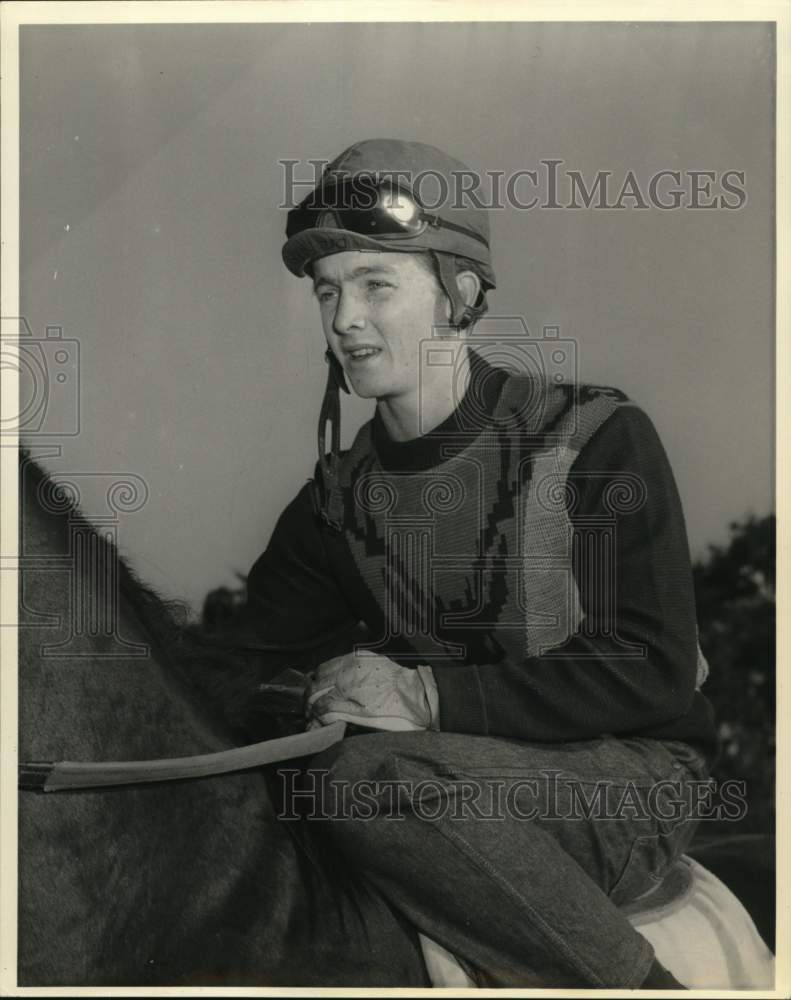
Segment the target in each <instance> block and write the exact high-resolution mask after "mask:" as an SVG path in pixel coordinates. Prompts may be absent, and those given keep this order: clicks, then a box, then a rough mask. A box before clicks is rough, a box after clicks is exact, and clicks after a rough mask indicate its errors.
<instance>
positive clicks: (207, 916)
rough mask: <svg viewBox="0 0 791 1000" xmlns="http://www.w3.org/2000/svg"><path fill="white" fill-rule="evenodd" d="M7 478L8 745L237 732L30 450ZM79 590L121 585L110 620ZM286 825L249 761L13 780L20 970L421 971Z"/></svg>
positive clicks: (127, 751) (203, 747)
mask: <svg viewBox="0 0 791 1000" xmlns="http://www.w3.org/2000/svg"><path fill="white" fill-rule="evenodd" d="M20 489H21V494H20V512H21V539H20V597H21V603H20V621H19V639H20V643H19V646H20V655H19V712H20V715H19V732H20V760H21V761H58V760H63V759H68V760H75V761H79V760H90V761H93V760H119V759H120V760H129V759H144V758H145V759H148V758H155V757H170V756H186V755H193V754H198V753H201V754H202V753H208V752H213V751H219V750H222V749H225V748H227V747H229V746H231V745H232V743H233V742H234V741H233V739H232V737H231V735H230V730H229V728H228V727H227V726H226V725H224V724H223V723H222V722H221V721H220V720H218V718H215V717H214V716H213V715H212V713H211V712H210V711H209V710H208V709H207V707H206V706H205V705H204V704H203V703H202V702H201V699H200V698H199V697H198V693H197V689H196V688H194V687H193V686H192V685H190V683H189V680H188V678H187V677H185V669H184V662H183V661H182V659H181V658H180V657H179V656H178V653H179V652H182V653H183V650H184V645H183V642H182V641H181V638H182V634H183V630H182V629H181V628H180V627H179V621H178V618H177V617H176V616H174V614H173V610H174V609H173V608H172V607H169V606H168V605H167V604H166V603H165V602H164V601H163V600H162V599H160V598H159V597H158V595H156V594H155V593H154V592H153V591H152V590H151V589H150V588H148V587H146V586H144V585H143V584H142V583H141V582H140V580H139V579H138V578H137V577H136V576H135V574H134V572H133V571H132V570H131V568H130V567H129V566H128V565H127V563H126V562H125V560H123V559H122V558H120V557H119V555H118V552H117V550H116V548H115V546H114V544H113V542H112V539H111V538H110V537H108V532H107V531H103V530H101V528H99V530H95V529H94V527H93V526H92V525H91V524H89V523H88V522H87V521H86V520H85V519H84V518H83V517H82V516H81V514H80V513H79V510H78V508H77V507H76V505H75V503H74V502H73V501H74V497H73V496H71V497H70V496H69V489H68V487H67V486H66V485H64V486H61V487H58V486H57V485H56V484H55V483H54V482H53V481H52V480H51V479H50V478H49V477H48V476H47V475H46V474H45V473H44V471H43V470H42V469H41V468H40V467H39V466H38V465H37V463H36V462H34V461H32V460H31V459H30V458H29V457H28V456H23V457H22V461H21V465H20ZM72 492H73V491H72ZM97 578H98V579H97ZM113 589H115V590H116V591H117V594H116V595H114V594H113V593H110V592H109V591H111V590H113ZM91 601H93V602H94V604H96V602H100V603H101V602H105V604H106V603H107V602H111V603H112V602H113V601H115V605H116V612H117V613H115V614H114V615H110V616H109V617H110V618H112V619H113V620H112V628H98V629H97V628H90V627H84V624H81V623H84V622H85V620H86V617H85V615H86V608H87V606H88V604H90V602H91ZM96 610H97V608H96V606H94V608H93V611H91V609H90V608H87V612H88V620H89V624H90V619H91V617H92V619H93V621H94V622H97V621H98V622H102V621H103V622H105V624H106V622H107V620H108V618H107V616H106V615H105V617H104V618H101V616H99V617H97V615H96ZM92 633H93V634H92ZM199 657H200V651H198V653H197V654H196V653H195V652H194V650H193V656H192V659H193V661H194V660H195V659H196V658H199ZM187 659H188V660H189V657H188V658H187ZM292 825H293V824H290V823H289V822H284V821H282V820H280V819H278V814H277V803H276V797H275V796H274V795H273V792H272V782H271V781H268V780H267V775H266V773H262V772H261V771H260V770H254V771H247V772H243V773H236V774H228V775H223V776H217V777H207V778H203V779H200V780H195V781H171V782H167V783H164V784H149V785H140V786H134V787H127V788H102V789H96V790H93V789H92V790H83V791H65V792H58V793H57V794H36V793H35V792H24V791H23V792H21V793H20V798H19V846H20V851H19V909H18V969H17V974H18V982H19V984H20V985H23V986H72V985H80V986H87V985H91V986H120V985H124V986H129V985H134V986H150V985H154V984H156V985H157V986H163V985H168V986H174V985H175V986H192V985H201V986H212V985H223V986H246V985H256V986H300V987H310V986H318V985H322V986H329V985H337V986H366V987H371V986H374V985H376V986H395V985H399V986H407V985H408V986H418V987H419V986H426V985H429V980H428V974H427V971H426V966H425V962H424V960H423V956H422V951H421V948H420V943H419V940H418V936H417V933H416V931H414V930H413V929H412V928H411V927H410V926H409V925H408V924H407V923H406V922H405V921H404V919H403V918H402V917H401V916H400V915H399V914H398V913H396V912H394V911H393V910H392V909H391V907H390V906H389V904H388V903H387V902H386V901H385V900H384V899H383V898H382V897H381V896H380V895H379V894H378V893H377V892H376V891H375V890H374V889H373V888H371V887H370V886H368V885H366V884H365V883H363V882H362V881H361V880H360V879H359V878H357V877H355V874H354V873H353V872H351V871H349V870H348V869H347V868H346V867H345V866H344V865H343V863H342V861H341V859H340V858H338V857H335V856H333V857H331V858H328V857H327V856H326V855H325V854H323V853H322V851H324V850H325V849H324V848H323V846H322V845H321V844H320V843H318V842H316V843H315V844H312V845H311V843H310V840H311V838H308V840H306V839H305V837H300V836H295V835H294V831H293V830H292V829H291V826H292ZM308 833H309V831H308ZM313 839H315V838H313Z"/></svg>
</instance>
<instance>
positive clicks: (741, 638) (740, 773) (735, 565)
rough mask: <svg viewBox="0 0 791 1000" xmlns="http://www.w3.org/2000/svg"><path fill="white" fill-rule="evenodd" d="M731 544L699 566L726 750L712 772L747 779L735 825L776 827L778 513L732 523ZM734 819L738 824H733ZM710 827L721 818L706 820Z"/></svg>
mask: <svg viewBox="0 0 791 1000" xmlns="http://www.w3.org/2000/svg"><path fill="white" fill-rule="evenodd" d="M730 531H731V537H730V541H729V542H728V544H727V545H725V546H710V547H709V554H708V557H707V558H706V559H705V560H704V561H701V562H698V563H696V564H695V566H694V567H693V572H694V580H695V595H696V600H697V611H698V623H699V626H700V644H701V648H702V649H703V652H704V654H705V655H706V658H707V659H708V661H709V664H710V666H711V674H710V676H709V679H708V680H707V682H706V685H705V688H704V690H705V693H706V695H707V696H708V698H709V699H710V700H711V702H712V703H713V705H714V709H715V712H716V715H717V725H718V731H719V736H720V743H721V751H720V757H719V759H718V761H717V763H716V764H715V767H714V772H713V777H714V778H716V779H717V780H718V781H719V782H722V781H725V780H734V779H735V780H741V781H744V782H745V785H746V788H745V798H746V801H747V805H748V811H747V815H746V816H745V817H744V819H743V820H740V821H739V822H738V824H736V825H734V824H733V823H729V824H727V825H728V827H729V828H730V830H729V832H733V833H737V832H738V833H769V832H771V831H772V829H773V825H774V822H773V817H774V781H775V730H774V715H775V640H774V635H775V584H774V580H775V519H774V516H773V515H767V516H766V517H762V518H756V517H748V518H746V519H745V520H744V521H742V522H738V523H733V524H731V525H730ZM734 826H736V827H737V828H735V829H734ZM706 827H707V830H706V832H707V833H712V832H714V830H715V829H716V827H717V824H714V823H712V824H709V823H707V824H706Z"/></svg>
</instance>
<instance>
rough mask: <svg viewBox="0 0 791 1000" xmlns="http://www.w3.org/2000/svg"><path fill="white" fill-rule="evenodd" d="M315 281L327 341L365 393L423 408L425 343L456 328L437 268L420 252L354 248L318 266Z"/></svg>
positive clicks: (354, 385)
mask: <svg viewBox="0 0 791 1000" xmlns="http://www.w3.org/2000/svg"><path fill="white" fill-rule="evenodd" d="M313 279H314V280H313V287H314V291H315V294H316V298H317V299H318V301H319V309H320V311H321V322H322V326H323V327H324V336H325V337H326V338H327V343H328V344H329V346H330V349H331V350H332V353H333V354H334V355H335V357H336V358H337V359H338V361H340V363H341V365H342V366H343V370H344V372H345V373H346V378H347V380H348V382H349V383H350V384H351V387H352V388H353V389H354V391H355V392H356V393H357V395H358V396H363V397H366V398H376V399H377V400H380V401H385V400H387V401H389V402H391V403H394V402H396V401H397V403H398V405H400V406H403V405H405V404H406V405H407V406H409V407H411V406H412V405H414V406H415V407H416V406H417V405H418V393H419V378H418V376H419V369H420V342H421V341H422V340H426V339H427V338H430V337H431V335H432V328H433V327H434V326H445V325H446V324H447V322H448V303H447V299H446V297H445V295H444V294H443V292H442V289H441V288H440V285H439V282H438V281H437V279H436V278H435V277H434V276H433V275H432V274H431V273H430V271H429V269H427V268H426V267H424V266H422V265H421V263H419V262H418V260H417V259H416V255H415V254H409V253H377V252H369V251H363V250H349V251H345V252H344V253H337V254H332V255H331V256H329V257H322V258H321V259H320V260H317V261H316V262H315V264H314V269H313ZM427 377H429V378H430V377H431V371H430V369H428V370H427V371H425V372H424V388H425V379H426V378H427Z"/></svg>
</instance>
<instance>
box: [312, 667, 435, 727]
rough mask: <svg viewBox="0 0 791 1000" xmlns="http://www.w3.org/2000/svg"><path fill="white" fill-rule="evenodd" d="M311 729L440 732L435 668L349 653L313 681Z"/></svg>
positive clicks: (313, 677) (313, 675)
mask: <svg viewBox="0 0 791 1000" xmlns="http://www.w3.org/2000/svg"><path fill="white" fill-rule="evenodd" d="M305 714H306V717H307V718H308V729H315V728H317V726H328V725H329V724H330V723H332V722H337V721H339V720H342V721H344V722H351V723H354V724H356V725H358V726H367V727H369V728H371V729H390V730H410V729H439V698H438V694H437V686H436V683H435V681H434V676H433V674H432V672H431V668H430V667H426V666H420V667H417V668H414V669H410V668H408V667H401V666H399V665H398V664H397V663H395V662H394V661H393V660H391V659H388V657H386V656H379V655H377V654H375V653H366V652H364V651H361V652H359V653H346V654H344V655H343V656H336V657H335V658H334V659H332V660H327V662H326V663H322V664H321V666H320V667H318V668H317V669H316V670H315V671H314V672H313V674H312V675H311V677H310V683H309V685H308V688H307V692H306V699H305Z"/></svg>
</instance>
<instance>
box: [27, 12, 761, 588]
mask: <svg viewBox="0 0 791 1000" xmlns="http://www.w3.org/2000/svg"><path fill="white" fill-rule="evenodd" d="M20 57H21V80H22V89H21V124H22V137H21V184H22V189H21V195H22V200H21V212H22V219H21V222H22V233H21V235H22V249H21V305H22V313H23V315H24V316H25V317H26V318H27V320H28V322H29V323H30V325H31V328H32V330H33V331H34V334H35V335H36V336H37V337H43V336H44V333H45V329H46V327H47V326H60V327H62V328H63V336H64V337H66V338H73V339H76V340H78V341H79V345H80V414H81V422H80V433H79V434H78V435H77V436H74V437H70V438H63V439H61V444H62V446H63V447H62V455H61V457H60V458H58V459H50V460H48V461H47V462H46V464H47V466H48V467H49V468H50V469H51V470H52V471H53V472H54V473H55V474H57V473H58V472H62V473H66V472H73V471H89V472H105V473H108V474H111V475H112V474H116V473H119V474H120V473H124V472H130V473H135V474H136V475H138V476H141V477H142V478H143V479H144V480H145V481H146V483H147V485H148V488H149V498H148V501H147V502H146V504H145V505H144V506H143V508H142V509H141V510H140V511H138V512H137V513H135V514H130V515H128V516H124V517H122V519H121V522H120V526H119V535H120V545H121V549H122V551H123V552H124V553H125V554H126V555H128V556H129V557H130V558H131V561H132V563H133V564H134V566H135V567H136V569H137V570H138V572H139V573H140V574H141V576H142V577H143V578H144V579H146V580H147V581H149V582H150V583H152V584H154V585H155V586H157V587H158V588H159V589H160V590H161V591H162V592H163V593H164V594H165V595H167V596H170V597H181V598H185V599H187V600H188V601H189V602H190V603H191V604H192V605H193V607H199V606H200V603H201V601H202V599H203V597H204V595H205V593H206V592H207V591H208V590H209V589H211V588H212V587H215V586H217V585H220V584H222V583H230V582H233V579H234V577H233V574H234V571H236V570H238V571H240V572H246V571H247V570H248V569H249V567H250V566H251V564H252V563H253V561H254V560H255V558H256V557H257V555H258V554H259V552H260V551H261V550H262V549H263V547H264V546H265V544H266V541H267V539H268V537H269V534H270V532H271V530H272V527H273V526H274V522H275V519H276V517H277V515H278V513H279V512H280V510H281V509H282V507H283V506H284V505H285V503H287V501H288V500H289V499H290V498H291V497H292V496H293V495H294V493H295V492H296V491H297V490H298V489H299V487H300V485H301V484H302V482H304V480H305V479H306V478H307V477H308V476H309V475H310V474H311V471H312V468H313V465H314V462H315V425H316V419H317V416H318V409H319V405H320V401H321V394H322V390H323V382H324V375H325V370H324V363H323V359H322V356H323V344H322V335H321V332H320V325H319V322H318V315H317V310H316V306H315V302H314V301H313V300H312V298H311V293H310V288H309V287H308V285H307V283H306V282H304V281H302V282H300V281H299V280H298V279H295V278H292V277H291V276H290V275H289V274H288V273H287V272H286V270H285V268H284V267H283V266H282V264H281V260H280V247H281V245H282V232H283V229H284V226H285V211H284V210H279V209H278V205H279V204H280V203H281V201H282V170H281V168H280V166H279V165H278V161H279V160H281V159H296V160H300V161H304V162H306V161H307V160H308V159H311V158H325V159H330V158H332V157H333V156H334V155H336V154H337V153H338V152H340V150H342V149H343V148H344V147H346V146H347V145H349V144H350V143H352V142H354V141H356V140H358V139H361V138H365V137H374V136H397V137H401V138H411V139H418V140H421V141H424V142H430V143H433V144H435V145H437V146H440V147H441V148H443V149H445V150H447V151H448V152H449V153H451V154H453V155H455V156H457V157H459V158H460V159H462V160H464V161H465V162H467V163H468V164H469V165H470V166H471V167H472V168H474V169H477V170H479V171H486V170H502V171H505V173H506V174H510V173H512V172H514V171H516V170H519V169H540V161H541V160H542V159H560V160H563V161H564V165H563V166H564V169H568V170H579V171H581V172H582V173H583V175H584V176H585V177H586V179H589V180H592V179H593V177H594V176H595V174H596V172H597V171H598V170H610V171H612V173H613V177H614V178H615V179H616V190H617V187H618V186H619V185H618V183H617V181H618V180H619V179H622V178H623V177H624V176H625V175H626V173H627V171H629V170H631V171H634V173H635V175H636V177H637V178H638V180H639V181H640V182H641V184H642V185H643V188H644V189H645V187H646V186H647V184H648V180H649V179H650V177H651V175H652V174H654V173H655V172H657V171H659V170H663V169H670V170H681V171H685V170H713V171H716V172H717V174H718V175H721V174H722V173H724V172H725V171H727V170H739V171H744V173H745V187H746V190H747V195H748V199H747V203H746V205H745V206H744V207H743V208H742V209H740V210H739V211H727V210H717V211H693V210H680V211H673V212H661V211H658V210H656V209H651V210H648V211H638V210H634V209H630V210H625V211H595V210H582V211H573V210H563V211H549V210H543V211H542V210H532V211H528V212H519V211H516V210H510V211H505V212H495V213H493V217H492V231H493V247H494V255H495V266H496V270H497V275H498V289H497V292H496V293H495V295H494V296H493V297H492V311H493V312H494V313H499V314H503V315H521V316H523V317H524V319H525V321H526V322H527V324H528V326H529V327H530V329H531V330H532V331H533V332H534V333H538V332H539V331H540V330H541V328H542V327H543V326H545V325H556V326H559V327H560V330H561V335H562V336H564V337H570V338H573V339H574V340H575V341H576V342H577V345H578V347H577V350H578V358H579V370H580V375H581V377H582V378H583V379H584V380H587V381H593V382H605V383H608V384H613V385H617V386H619V387H621V388H622V389H624V390H626V391H627V392H628V393H629V394H630V395H631V396H632V397H633V398H634V399H636V400H637V401H638V402H639V403H640V404H641V405H642V406H643V407H644V408H645V409H646V410H647V412H648V413H649V414H650V416H651V417H652V419H653V420H654V423H655V424H656V426H657V428H658V430H659V432H660V435H661V437H662V439H663V442H664V444H665V447H666V450H667V451H668V454H669V456H670V459H671V463H672V465H673V468H674V471H675V474H676V479H677V482H678V485H679V489H680V492H681V496H682V500H683V503H684V508H685V512H686V518H687V528H688V533H689V537H690V545H691V549H692V553H693V555H696V556H697V555H699V554H702V553H703V552H704V551H705V548H706V545H707V543H710V542H722V541H723V540H724V539H725V538H726V537H727V525H728V522H729V521H731V520H732V519H734V518H740V517H742V516H743V515H745V514H746V513H747V512H750V511H752V512H755V513H757V514H763V513H766V512H768V511H769V510H770V509H772V506H773V465H772V462H773V413H774V398H773V378H774V368H773V360H774V341H773V316H774V301H773V284H772V270H773V260H774V258H773V226H774V221H773V177H774V166H773V149H774V138H773V128H774V102H773V87H774V40H773V33H772V29H771V26H768V25H762V24H749V23H742V24H727V23H722V24H715V23H708V24H694V23H691V24H681V23H677V24H671V25H662V24H650V23H640V24H606V23H605V24H574V23H569V24H536V23H533V24H531V23H519V24H485V23H484V24H480V23H479V24H392V25H387V24H348V25H343V24H338V25H328V24H317V25H292V24H270V25H268V24H248V25H216V26H215V25H212V26H208V25H205V26H204V25H172V26H164V25H162V26H154V25H150V26H145V25H140V26H112V27H110V26H107V27H98V26H97V27H93V26H61V27H24V28H23V29H22V31H21V51H20ZM54 391H56V387H54V383H53V392H54ZM344 405H345V413H344V420H345V433H344V437H345V439H346V440H347V441H348V439H349V437H350V435H351V433H352V431H353V430H354V428H355V427H356V426H358V425H359V422H360V421H361V420H362V419H365V417H366V416H367V414H368V412H369V404H360V403H359V402H351V403H349V402H345V404H344ZM28 440H30V441H32V438H28ZM47 440H51V439H47ZM94 483H95V485H94V486H93V487H91V486H88V487H87V488H86V492H85V495H84V498H85V507H86V509H88V510H94V509H96V510H98V509H100V508H101V495H100V493H102V492H103V491H104V488H105V486H106V483H105V485H104V486H103V485H101V483H102V480H101V477H96V479H95V480H94ZM91 489H94V490H95V491H96V492H95V495H91Z"/></svg>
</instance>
